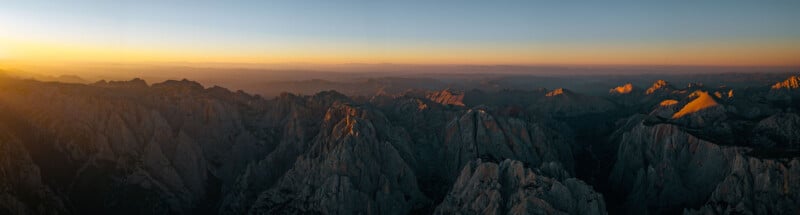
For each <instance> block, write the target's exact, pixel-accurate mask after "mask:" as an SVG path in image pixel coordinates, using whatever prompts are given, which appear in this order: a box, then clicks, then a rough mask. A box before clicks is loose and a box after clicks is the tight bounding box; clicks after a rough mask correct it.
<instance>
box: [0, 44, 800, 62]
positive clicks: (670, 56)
mask: <svg viewBox="0 0 800 215" xmlns="http://www.w3.org/2000/svg"><path fill="white" fill-rule="evenodd" d="M0 59H2V60H6V61H16V62H27V63H42V64H46V63H52V62H62V63H63V62H67V63H92V62H99V63H170V62H181V63H232V64H237V63H239V64H272V63H310V64H347V63H364V64H381V63H393V64H434V65H435V64H443V65H447V64H462V65H498V64H508V65H537V64H539V65H540V64H561V65H713V66H797V65H798V64H799V63H798V62H800V45H799V44H796V43H791V42H789V41H785V42H772V43H767V44H763V43H739V44H736V45H730V43H719V44H678V45H672V44H617V45H612V44H608V45H588V44H557V45H554V44H547V45H535V44H505V45H499V46H495V47H485V46H477V45H469V44H465V45H463V46H458V45H431V46H411V45H398V46H393V47H377V46H376V47H371V46H364V45H360V46H358V45H354V46H347V44H344V45H341V44H325V43H319V44H308V45H304V46H288V45H287V46H283V47H274V48H264V49H263V50H258V49H249V50H235V49H231V50H226V49H224V48H195V47H129V46H121V45H92V44H62V43H56V42H32V41H19V40H8V39H0Z"/></svg>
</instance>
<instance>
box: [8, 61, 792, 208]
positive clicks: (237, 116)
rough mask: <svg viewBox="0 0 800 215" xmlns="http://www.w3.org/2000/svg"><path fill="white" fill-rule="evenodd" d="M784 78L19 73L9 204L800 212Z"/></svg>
mask: <svg viewBox="0 0 800 215" xmlns="http://www.w3.org/2000/svg"><path fill="white" fill-rule="evenodd" d="M670 77H672V76H670ZM692 77H694V76H692ZM784 78H785V79H784V80H775V81H774V82H772V83H764V84H759V85H757V86H747V87H739V86H726V85H714V84H702V83H699V82H696V81H695V80H691V81H686V80H685V79H681V80H677V81H675V82H674V83H676V84H673V82H667V81H665V80H647V82H645V83H643V82H644V81H635V80H634V81H620V82H613V83H612V82H610V81H606V82H602V84H598V85H602V86H599V87H598V89H600V90H598V91H596V92H589V93H587V92H586V91H585V90H574V89H570V88H567V87H549V89H550V90H548V89H547V88H534V87H532V86H529V85H520V86H524V87H523V88H515V89H505V88H499V87H496V86H499V85H498V84H497V83H495V82H485V83H484V82H480V83H478V85H476V86H479V87H472V88H467V87H463V86H461V87H452V88H451V87H442V88H438V89H426V88H409V89H406V90H381V91H378V92H376V93H374V94H373V95H367V96H365V95H363V94H362V95H358V96H356V95H345V94H342V93H339V92H337V91H332V90H329V91H319V92H316V93H313V94H309V95H300V94H292V93H282V94H280V95H277V96H275V97H270V98H265V97H262V96H259V95H255V94H250V93H248V92H244V91H231V90H228V89H226V88H223V87H220V86H204V85H202V84H200V83H199V82H195V81H191V80H186V79H183V80H167V81H163V82H159V83H147V82H146V81H144V80H143V79H138V78H137V79H132V80H129V81H98V82H95V83H90V84H79V83H61V82H42V81H36V80H28V79H19V78H15V77H8V76H0V214H680V213H683V214H797V213H800V115H798V112H797V110H798V107H800V106H798V104H800V102H798V101H800V97H798V95H800V94H798V92H800V91H798V87H797V77H796V76H788V77H784ZM403 80H404V79H403ZM403 80H397V81H396V82H391V83H390V84H392V86H415V85H414V84H409V83H404V82H402V81H403ZM373 82H374V81H373ZM373 82H369V84H376V83H373ZM683 82H688V83H689V84H687V85H684V84H677V83H683ZM381 83H382V82H381ZM381 83H377V84H381ZM591 83H592V84H597V83H601V82H599V81H598V82H591ZM355 84H358V83H355ZM487 84H490V85H487ZM369 86H370V87H372V88H381V89H384V88H385V87H382V86H373V85H369ZM454 86H455V85H454ZM464 86H466V85H464ZM480 86H491V87H480ZM615 86H616V87H615ZM637 86H649V87H648V88H646V89H645V88H639V87H637ZM676 86H686V87H684V88H681V87H676ZM356 87H357V86H356ZM385 89H389V88H385ZM609 89H610V90H609Z"/></svg>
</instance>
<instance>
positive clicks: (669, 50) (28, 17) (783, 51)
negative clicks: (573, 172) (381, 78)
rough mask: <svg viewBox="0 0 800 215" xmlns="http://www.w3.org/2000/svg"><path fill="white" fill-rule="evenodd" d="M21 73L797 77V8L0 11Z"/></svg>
mask: <svg viewBox="0 0 800 215" xmlns="http://www.w3.org/2000/svg"><path fill="white" fill-rule="evenodd" d="M0 5H2V6H1V7H0V59H5V60H6V61H25V62H42V63H44V62H190V63H209V62H215V63H325V64H339V63H398V64H638V65H650V64H653V65H799V64H800V63H799V62H800V1H591V2H589V1H587V2H581V3H578V2H565V1H103V0H98V1H85V0H75V1H36V0H27V1H9V2H6V1H0Z"/></svg>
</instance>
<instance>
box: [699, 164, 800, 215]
mask: <svg viewBox="0 0 800 215" xmlns="http://www.w3.org/2000/svg"><path fill="white" fill-rule="evenodd" d="M798 176H800V159H798V158H793V159H757V158H752V157H746V156H736V158H735V159H734V160H733V166H732V169H731V173H730V174H729V175H728V176H727V177H725V179H724V180H723V181H722V182H720V183H719V184H717V185H716V189H714V192H713V193H711V197H710V198H709V200H708V202H707V203H706V205H704V206H703V207H702V208H700V209H698V210H687V211H686V212H685V214H797V213H800V209H799V208H798V204H800V178H798Z"/></svg>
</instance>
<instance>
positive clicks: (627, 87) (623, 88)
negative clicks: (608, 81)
mask: <svg viewBox="0 0 800 215" xmlns="http://www.w3.org/2000/svg"><path fill="white" fill-rule="evenodd" d="M632 91H633V84H631V83H626V84H623V85H620V86H617V87H614V88H612V89H611V90H609V91H608V93H611V94H616V95H624V94H630V93H631V92H632Z"/></svg>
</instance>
